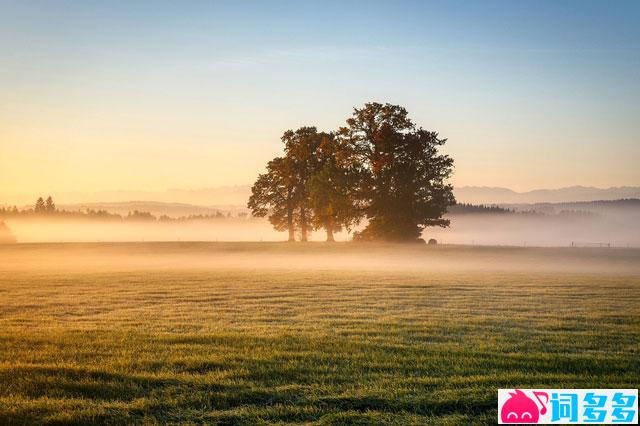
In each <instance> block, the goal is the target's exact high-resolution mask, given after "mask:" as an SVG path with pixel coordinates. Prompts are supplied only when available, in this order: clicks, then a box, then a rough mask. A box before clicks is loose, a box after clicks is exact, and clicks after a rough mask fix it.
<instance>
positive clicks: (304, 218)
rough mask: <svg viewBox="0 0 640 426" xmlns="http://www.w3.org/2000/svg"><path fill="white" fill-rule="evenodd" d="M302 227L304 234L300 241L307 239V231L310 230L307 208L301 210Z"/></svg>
mask: <svg viewBox="0 0 640 426" xmlns="http://www.w3.org/2000/svg"><path fill="white" fill-rule="evenodd" d="M300 228H301V232H302V236H301V237H300V241H302V242H306V241H307V233H308V232H309V229H308V225H307V211H306V210H305V209H301V210H300Z"/></svg>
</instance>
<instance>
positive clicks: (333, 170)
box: [307, 133, 361, 242]
mask: <svg viewBox="0 0 640 426" xmlns="http://www.w3.org/2000/svg"><path fill="white" fill-rule="evenodd" d="M349 148H350V147H349V146H348V145H344V144H343V145H341V144H340V141H339V139H337V138H335V135H334V134H333V133H323V134H322V135H321V139H320V144H319V145H318V147H317V149H316V153H315V156H316V158H317V162H318V169H317V170H316V172H315V173H314V174H313V176H311V178H310V179H309V180H308V181H307V193H308V196H309V204H310V206H311V209H312V210H313V218H314V221H313V224H314V228H315V229H320V228H324V229H325V230H326V232H327V241H328V242H333V241H334V236H333V234H334V232H339V231H341V230H342V229H343V228H346V229H348V230H350V229H351V227H352V226H353V225H355V224H356V223H357V222H358V221H359V219H360V217H361V211H360V210H359V209H358V206H357V204H356V201H357V200H356V197H355V196H354V192H355V189H356V188H357V183H358V170H357V167H353V164H352V163H351V162H350V160H351V159H352V158H353V156H352V155H350V152H349V151H350V149H349Z"/></svg>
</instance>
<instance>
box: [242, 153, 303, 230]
mask: <svg viewBox="0 0 640 426" xmlns="http://www.w3.org/2000/svg"><path fill="white" fill-rule="evenodd" d="M295 183H296V182H295V179H294V173H293V168H292V164H291V161H289V160H288V159H287V158H283V157H276V158H274V159H273V160H271V161H269V163H268V164H267V172H266V173H263V174H260V175H259V176H258V179H257V180H256V182H255V183H254V184H253V187H252V188H251V197H249V202H248V203H247V206H248V207H249V209H250V210H251V213H252V214H253V215H254V216H256V217H265V216H268V217H269V222H271V224H272V225H273V227H274V228H275V229H276V230H278V231H289V241H294V240H295V223H294V220H295V218H294V216H295V209H296V199H295V192H296V185H295Z"/></svg>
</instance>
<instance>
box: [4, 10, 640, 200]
mask: <svg viewBox="0 0 640 426" xmlns="http://www.w3.org/2000/svg"><path fill="white" fill-rule="evenodd" d="M0 58H2V66H0V93H2V96H0V195H3V194H17V193H20V194H23V193H25V192H26V193H30V192H36V193H40V192H64V191H92V190H96V191H97V190H105V189H153V190H161V189H165V188H176V187H180V188H197V187H206V186H217V185H227V184H246V183H251V182H252V181H253V180H254V178H255V176H256V175H257V173H259V172H260V171H261V170H262V168H263V166H264V163H265V162H266V160H268V159H270V158H271V157H273V156H275V155H277V154H279V153H280V151H281V147H280V144H279V136H280V135H281V134H282V132H283V131H284V130H285V129H288V128H295V127H297V126H301V125H317V126H318V127H320V128H322V129H326V130H330V129H334V128H336V127H337V126H339V125H341V124H342V123H343V122H344V120H345V119H346V118H347V117H348V115H349V114H350V113H351V110H352V108H353V107H354V106H359V105H361V104H363V103H364V102H366V101H370V100H376V101H381V102H392V103H399V104H401V105H404V106H405V107H407V109H408V110H409V112H410V114H411V116H412V117H413V119H414V121H416V122H417V123H418V124H420V125H422V126H423V127H425V128H428V129H431V130H437V131H439V132H440V133H441V134H442V135H443V136H445V137H447V138H449V143H448V146H447V148H446V150H447V152H448V153H450V154H451V155H453V156H454V158H455V160H456V174H455V177H454V183H455V184H456V185H489V186H506V187H511V188H514V189H517V190H526V189H532V188H539V187H560V186H568V185H578V184H582V185H594V186H601V187H604V186H618V185H640V167H638V163H639V161H640V123H639V122H640V101H639V100H640V1H599V2H594V1H558V0H557V1H488V2H486V1H464V2H463V1H437V2H427V1H415V2H413V1H411V2H399V1H393V2H392V1H386V2H373V1H362V2H356V1H354V2H347V1H339V2H338V1H336V2H329V1H318V2H301V1H290V2H275V1H273V2H272V1H260V2H240V1H229V2H223V1H207V2H195V1H193V2H178V1H167V2H160V1H149V2H144V1H136V2H127V1H104V2H92V1H74V2H70V1H69V2H67V1H7V0H4V1H2V2H1V3H0Z"/></svg>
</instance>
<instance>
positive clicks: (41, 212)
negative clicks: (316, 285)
mask: <svg viewBox="0 0 640 426" xmlns="http://www.w3.org/2000/svg"><path fill="white" fill-rule="evenodd" d="M10 217H57V218H68V219H96V220H113V221H124V220H131V221H159V222H186V221H198V220H199V221H203V220H220V219H231V218H233V217H234V216H233V215H232V213H231V212H222V211H219V210H218V211H216V212H215V213H211V214H197V215H196V214H191V215H186V216H179V217H170V216H168V215H161V216H159V217H157V216H155V215H153V214H151V213H150V212H145V211H138V210H134V211H130V212H128V213H127V215H125V216H122V215H120V214H118V213H112V212H109V211H107V210H103V209H100V210H94V209H86V210H75V211H72V210H60V209H58V208H57V207H56V205H55V202H54V201H53V198H52V197H51V196H49V197H47V199H46V200H44V199H43V198H42V197H39V198H38V199H37V200H36V202H35V204H34V205H33V207H31V208H25V209H18V207H17V206H13V207H0V218H10ZM235 217H236V218H238V219H247V218H248V213H246V212H239V213H238V214H237V215H236V216H235Z"/></svg>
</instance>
